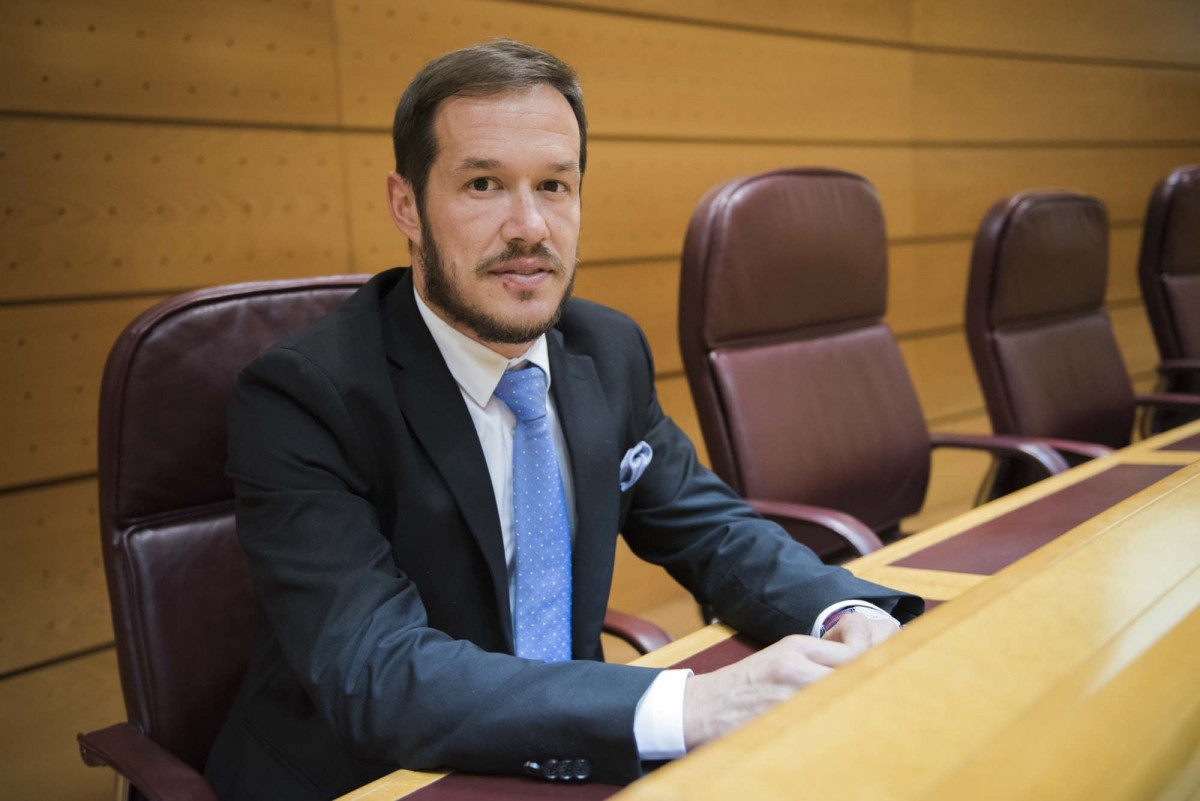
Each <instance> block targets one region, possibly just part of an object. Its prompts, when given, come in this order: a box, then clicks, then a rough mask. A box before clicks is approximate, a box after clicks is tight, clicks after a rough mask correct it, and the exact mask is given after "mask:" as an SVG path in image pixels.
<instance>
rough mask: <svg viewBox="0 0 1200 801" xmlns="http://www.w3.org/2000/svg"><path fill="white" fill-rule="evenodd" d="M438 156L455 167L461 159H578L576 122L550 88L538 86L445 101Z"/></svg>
mask: <svg viewBox="0 0 1200 801" xmlns="http://www.w3.org/2000/svg"><path fill="white" fill-rule="evenodd" d="M434 129H435V131H436V132H437V141H438V157H437V159H436V162H435V164H437V165H439V166H443V167H447V166H453V165H454V164H457V163H458V162H460V161H461V160H462V159H470V158H474V159H500V160H506V159H507V160H513V159H538V160H541V159H542V158H544V159H545V160H547V161H562V160H564V159H567V160H578V158H579V123H578V121H577V120H576V119H575V113H574V112H573V111H572V110H571V104H570V103H568V102H567V99H566V98H565V97H563V96H562V93H561V92H559V91H558V90H557V89H555V88H554V87H552V86H550V85H549V84H539V85H537V86H533V87H530V88H529V89H522V90H517V91H513V92H501V93H500V94H494V95H486V96H483V97H464V96H458V97H451V98H448V99H447V100H445V101H443V102H442V104H441V106H440V107H439V109H438V113H437V118H436V120H435V122H434Z"/></svg>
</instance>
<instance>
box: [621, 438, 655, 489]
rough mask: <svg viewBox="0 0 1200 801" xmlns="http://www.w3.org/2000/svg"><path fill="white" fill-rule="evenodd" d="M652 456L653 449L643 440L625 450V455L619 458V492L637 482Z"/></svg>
mask: <svg viewBox="0 0 1200 801" xmlns="http://www.w3.org/2000/svg"><path fill="white" fill-rule="evenodd" d="M653 458H654V449H653V448H651V447H650V446H649V445H648V444H647V443H646V441H645V440H642V441H641V442H639V443H638V444H637V445H634V446H633V447H632V448H630V449H629V450H627V451H625V456H624V457H623V458H622V459H621V492H625V491H626V490H628V489H629V488H630V487H632V486H633V485H634V484H636V483H637V480H638V479H639V478H641V477H642V473H644V472H646V468H647V467H649V466H650V460H651V459H653Z"/></svg>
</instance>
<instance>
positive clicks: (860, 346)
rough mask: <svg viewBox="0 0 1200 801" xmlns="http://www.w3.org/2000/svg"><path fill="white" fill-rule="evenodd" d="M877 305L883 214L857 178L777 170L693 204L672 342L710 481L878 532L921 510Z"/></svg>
mask: <svg viewBox="0 0 1200 801" xmlns="http://www.w3.org/2000/svg"><path fill="white" fill-rule="evenodd" d="M886 305H887V237H886V233H885V229H884V220H883V210H882V209H881V207H880V205H879V199H878V197H877V196H876V194H875V189H874V187H873V186H871V184H870V183H869V182H868V181H866V180H865V179H863V178H861V177H859V176H857V175H853V174H851V173H847V172H841V171H838V170H829V169H816V168H809V169H785V170H776V171H773V172H767V173H763V174H761V175H753V176H749V177H744V178H737V179H734V180H732V181H729V182H727V183H724V184H721V185H720V186H717V187H715V188H713V189H712V190H711V191H709V192H708V194H706V195H705V196H704V197H703V198H702V199H701V201H700V204H699V206H698V207H697V209H696V211H695V212H694V213H693V214H692V219H691V224H690V226H689V228H688V233H687V241H686V243H685V247H684V256H683V270H682V275H681V279H680V306H679V339H680V345H681V347H682V351H683V361H684V366H685V368H686V370H687V377H688V383H689V385H690V386H691V390H692V397H693V399H694V401H695V404H696V409H697V411H698V412H699V415H700V425H701V428H702V430H703V432H704V440H705V443H706V445H707V447H708V454H709V458H710V460H711V461H712V465H713V469H714V470H715V471H716V472H717V474H718V475H720V476H721V477H722V478H723V479H724V480H725V481H726V482H728V483H729V484H730V485H731V486H732V487H734V489H736V490H737V491H738V492H739V493H741V494H742V495H743V496H745V497H752V498H760V499H769V500H777V501H790V502H793V503H808V504H815V505H818V506H827V507H832V508H835V509H839V510H842V511H845V512H849V513H850V514H853V515H854V516H856V517H858V518H859V519H860V520H862V521H863V522H865V523H866V524H867V525H869V526H871V527H872V528H874V529H875V530H877V531H884V530H887V529H889V528H891V527H892V526H894V525H896V524H897V523H898V522H899V520H900V519H901V518H902V517H905V516H907V515H910V514H913V513H915V512H917V511H918V510H919V509H920V507H921V504H922V503H923V502H924V498H925V489H926V485H927V483H928V479H929V432H928V430H927V429H926V427H925V421H924V418H923V416H922V414H921V409H920V405H919V403H918V401H917V396H916V391H915V390H914V388H913V385H912V381H911V379H910V378H909V375H908V370H907V369H906V367H905V365H904V360H903V358H902V357H901V355H900V350H899V348H898V347H897V345H896V341H895V338H894V337H893V335H892V332H891V330H890V329H889V328H888V327H887V326H886V325H885V324H884V323H883V322H882V317H883V314H884V311H885V309H886ZM818 550H819V549H818Z"/></svg>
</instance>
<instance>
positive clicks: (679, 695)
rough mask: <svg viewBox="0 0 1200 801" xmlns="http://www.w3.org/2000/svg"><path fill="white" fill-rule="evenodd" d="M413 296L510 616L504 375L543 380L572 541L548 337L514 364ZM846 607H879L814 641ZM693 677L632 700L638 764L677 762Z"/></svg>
mask: <svg viewBox="0 0 1200 801" xmlns="http://www.w3.org/2000/svg"><path fill="white" fill-rule="evenodd" d="M413 295H414V296H415V297H416V300H417V310H418V311H419V312H420V313H421V319H423V320H424V321H425V327H426V328H428V329H429V333H430V334H432V335H433V341H434V343H435V344H436V345H437V347H438V350H439V351H440V352H441V354H442V358H443V359H445V361H446V366H447V367H448V368H449V369H450V375H451V376H453V377H454V380H455V382H456V383H457V384H458V389H459V391H460V392H461V393H462V397H463V401H465V402H466V405H467V411H468V412H469V413H470V415H471V422H472V423H474V424H475V432H476V434H478V435H479V444H480V445H481V446H482V448H483V458H484V461H486V462H487V468H488V474H489V476H490V477H491V479H492V491H493V493H494V494H495V496H496V510H497V512H499V515H500V534H501V536H502V537H503V539H504V561H505V564H506V565H507V567H508V604H509V609H510V610H511V609H512V607H513V599H514V597H515V592H516V569H515V568H516V553H517V543H516V536H515V535H514V533H513V489H512V486H513V483H512V464H513V462H512V452H513V432H514V431H515V429H516V424H517V418H516V415H514V414H513V413H512V410H510V409H509V408H508V407H507V406H506V405H505V404H504V403H503V402H502V401H501V400H500V399H498V398H496V397H494V396H493V393H494V392H495V391H496V386H497V385H498V384H499V383H500V378H501V376H503V375H504V372H505V371H506V370H510V369H520V368H521V367H523V366H525V365H526V364H535V365H537V366H538V367H540V368H542V370H543V371H544V372H545V374H546V418H547V422H548V423H549V426H550V435H551V437H552V438H553V440H554V452H555V455H556V456H557V457H558V469H559V472H560V473H561V474H562V484H563V494H564V495H565V500H566V504H567V515H568V520H569V522H570V526H571V542H572V544H574V541H575V528H576V526H575V522H576V520H575V484H574V481H573V479H572V473H571V457H570V454H569V453H568V451H567V444H566V440H565V439H564V438H563V433H562V426H561V425H559V422H558V410H557V409H556V408H555V406H554V399H553V398H552V397H551V396H550V385H551V383H552V382H553V380H554V377H553V376H552V375H551V373H550V358H549V351H548V350H547V348H546V337H545V335H542V336H540V337H538V338H537V339H536V340H534V342H533V344H532V345H530V346H529V349H528V350H526V351H525V353H524V354H522V355H521V356H518V357H517V358H515V359H508V358H505V357H504V356H501V355H500V354H499V353H496V352H495V351H494V350H492V349H491V348H489V347H487V346H485V345H483V344H481V343H479V342H476V341H475V340H473V339H471V338H470V337H468V336H466V335H465V334H462V333H461V332H459V331H457V330H455V329H454V328H453V327H452V326H451V325H450V324H449V323H447V322H446V321H445V320H443V319H442V318H440V317H438V316H437V315H436V314H435V313H434V312H433V311H432V310H431V309H430V308H429V307H428V306H427V305H425V301H424V300H422V299H421V296H420V295H419V294H418V293H417V292H416V290H415V289H414V291H413ZM847 606H863V607H870V608H872V609H878V607H876V606H874V605H873V604H870V603H867V602H866V601H841V602H839V603H836V604H834V605H832V606H830V607H829V608H828V609H826V610H824V611H823V612H822V613H821V614H820V615H818V617H817V622H816V623H815V624H814V625H813V635H814V636H815V635H816V634H817V632H818V631H819V630H820V625H821V623H822V622H824V620H825V618H826V617H828V616H829V615H831V614H833V613H834V612H836V611H838V610H840V609H843V608H845V607H847ZM880 611H882V610H880ZM897 625H899V623H897ZM691 675H692V671H690V670H664V671H663V672H662V673H660V674H659V675H658V677H657V678H655V680H654V681H653V682H652V683H651V684H650V686H649V687H647V688H646V692H645V693H644V694H643V695H642V697H641V699H639V700H638V705H637V711H636V712H635V713H634V719H633V736H634V740H635V741H636V742H637V748H638V755H639V757H640V758H641V759H643V760H659V759H675V758H676V757H680V756H683V755H684V753H686V750H687V749H686V748H685V745H684V737H683V695H684V688H685V686H686V685H687V680H688V677H689V676H691Z"/></svg>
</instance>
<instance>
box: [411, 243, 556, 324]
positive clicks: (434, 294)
mask: <svg viewBox="0 0 1200 801" xmlns="http://www.w3.org/2000/svg"><path fill="white" fill-rule="evenodd" d="M419 250H420V254H421V264H422V265H424V268H425V302H426V303H429V304H431V305H434V306H437V307H438V308H439V309H441V310H442V311H443V312H444V313H445V315H446V316H447V317H448V318H450V320H451V321H453V322H455V323H458V324H460V325H462V326H464V327H465V328H467V329H468V330H470V331H473V332H475V335H476V336H477V337H478V338H479V340H480V341H481V342H494V343H497V344H501V345H523V344H525V343H526V342H532V341H533V340H535V339H537V338H538V337H540V336H541V335H542V334H544V333H546V332H547V331H549V330H550V329H551V328H553V327H554V326H555V325H557V324H558V321H559V319H560V318H561V317H562V313H563V309H564V308H565V307H566V305H567V301H568V300H570V299H571V290H572V289H574V287H575V273H576V272H577V271H576V270H572V271H571V274H570V278H569V279H568V281H567V286H566V288H565V289H563V294H562V297H561V298H560V299H559V301H558V305H557V306H556V307H555V308H554V311H552V312H551V313H550V314H549V315H548V316H547V317H546V318H544V319H542V320H533V321H530V322H524V323H512V322H508V321H505V320H502V319H500V318H498V317H496V316H495V315H493V314H492V313H490V312H488V311H487V310H486V309H481V308H478V307H477V306H473V305H471V303H470V302H469V301H467V299H466V298H465V297H463V294H462V292H461V291H460V290H459V288H458V285H457V284H456V283H455V281H454V279H453V278H452V277H451V275H450V273H449V272H448V271H447V270H446V266H445V265H444V264H443V263H442V255H441V252H440V251H439V250H438V246H437V242H436V241H435V240H434V237H433V231H431V230H430V228H429V225H428V224H427V223H426V222H425V221H424V220H422V221H421V246H420V249H419ZM528 257H536V258H540V259H542V260H544V261H545V262H547V263H548V265H549V267H550V268H551V269H553V270H554V271H555V272H558V273H565V272H566V267H565V266H564V265H563V263H562V260H561V259H559V258H558V257H557V256H555V255H554V254H553V253H551V252H550V249H549V248H547V247H546V246H545V245H544V244H542V243H540V242H539V243H537V244H534V245H522V244H521V243H519V242H510V243H509V245H508V248H507V249H506V250H505V251H504V252H503V253H500V254H498V255H495V256H489V257H487V258H485V259H483V260H481V261H480V262H479V263H478V264H476V265H475V275H477V276H481V275H484V274H486V273H488V272H489V271H490V270H492V268H494V267H496V266H498V265H501V264H504V263H506V262H509V261H512V260H514V259H519V258H528ZM575 261H576V266H578V263H579V259H578V257H576V260H575ZM517 297H518V299H519V300H530V299H532V297H533V293H532V292H522V293H520V294H518V295H517Z"/></svg>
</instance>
